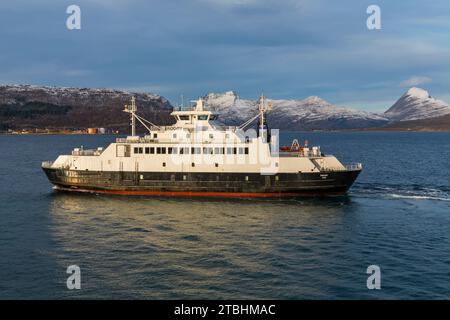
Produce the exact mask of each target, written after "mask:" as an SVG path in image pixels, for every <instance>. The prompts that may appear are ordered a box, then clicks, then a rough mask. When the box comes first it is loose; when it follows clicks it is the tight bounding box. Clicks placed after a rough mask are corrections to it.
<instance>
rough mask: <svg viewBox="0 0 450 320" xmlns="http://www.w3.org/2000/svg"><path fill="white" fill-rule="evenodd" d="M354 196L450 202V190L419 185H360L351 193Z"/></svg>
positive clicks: (443, 187) (444, 187)
mask: <svg viewBox="0 0 450 320" xmlns="http://www.w3.org/2000/svg"><path fill="white" fill-rule="evenodd" d="M350 193H351V194H352V195H354V196H361V197H371V198H372V197H374V196H378V197H383V198H385V199H413V200H433V201H450V188H449V187H446V186H442V187H424V186H419V185H380V184H371V183H358V184H356V185H355V186H354V188H353V189H352V190H351V192H350Z"/></svg>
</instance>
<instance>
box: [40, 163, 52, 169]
mask: <svg viewBox="0 0 450 320" xmlns="http://www.w3.org/2000/svg"><path fill="white" fill-rule="evenodd" d="M52 165H53V161H43V162H42V168H51V166H52Z"/></svg>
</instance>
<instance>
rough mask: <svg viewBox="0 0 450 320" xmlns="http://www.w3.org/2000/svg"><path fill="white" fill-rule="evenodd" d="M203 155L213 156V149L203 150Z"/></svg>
mask: <svg viewBox="0 0 450 320" xmlns="http://www.w3.org/2000/svg"><path fill="white" fill-rule="evenodd" d="M203 154H214V149H213V148H206V147H204V148H203Z"/></svg>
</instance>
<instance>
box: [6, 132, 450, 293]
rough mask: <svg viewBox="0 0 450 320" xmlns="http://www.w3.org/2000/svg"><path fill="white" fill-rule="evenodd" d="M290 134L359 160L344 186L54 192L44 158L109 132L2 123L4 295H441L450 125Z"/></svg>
mask: <svg viewBox="0 0 450 320" xmlns="http://www.w3.org/2000/svg"><path fill="white" fill-rule="evenodd" d="M294 136H295V137H299V138H300V139H301V140H304V139H308V140H309V141H310V143H311V144H319V145H321V147H322V150H323V151H324V152H325V153H332V154H335V155H336V156H337V157H338V158H339V159H342V160H343V161H344V162H362V163H363V164H364V171H363V173H362V174H361V175H360V177H359V179H358V180H357V182H356V184H355V185H354V187H353V188H352V189H351V192H350V193H349V195H348V196H345V197H337V198H320V199H298V200H289V201H274V200H270V201H268V200H200V199H164V198H142V197H135V198H127V197H120V196H96V195H76V194H62V193H61V194H60V193H56V192H54V191H52V188H51V185H50V184H49V183H48V182H47V180H46V177H45V176H44V174H43V172H41V169H40V164H41V161H43V160H53V159H55V158H56V156H57V155H58V154H61V153H67V152H69V151H70V150H71V149H72V148H73V147H76V146H79V145H84V146H85V147H96V146H106V145H108V143H109V142H110V141H112V140H113V137H109V136H0V181H1V184H0V298H21V299H24V298H25V299H27V298H139V299H141V298H144V299H147V298H149V299H162V298H175V299H176V298H219V299H221V298H223V299H229V298H239V299H241V298H242V299H245V298H275V299H277V298H287V299H317V298H327V299H328V298H329V299H356V298H363V299H366V298H369V299H371V298H374V299H380V298H394V299H396V298H401V299H411V298H425V299H435V298H449V295H450V255H449V254H450V180H449V176H450V175H449V174H450V172H449V171H450V170H449V168H450V134H449V133H382V132H364V133H359V132H352V133H299V134H288V135H285V136H284V137H283V140H284V141H285V143H288V141H290V140H291V138H292V137H294ZM73 264H75V265H78V266H80V268H81V279H82V280H81V283H82V289H81V290H74V291H70V290H68V289H67V288H66V277H67V276H68V275H67V274H66V268H67V266H69V265H73ZM372 264H376V265H378V266H380V268H381V290H368V289H367V287H366V279H367V276H368V275H367V274H366V268H367V267H368V266H369V265H372Z"/></svg>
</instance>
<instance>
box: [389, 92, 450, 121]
mask: <svg viewBox="0 0 450 320" xmlns="http://www.w3.org/2000/svg"><path fill="white" fill-rule="evenodd" d="M446 114H450V106H449V105H448V104H447V103H445V102H444V101H442V100H438V99H435V98H433V97H431V96H430V94H429V93H428V91H426V90H423V89H420V88H415V87H413V88H411V89H409V90H408V91H407V92H406V93H405V94H404V95H403V96H401V97H400V99H398V100H397V102H395V103H394V105H393V106H392V107H390V108H389V109H388V110H387V111H386V112H385V113H384V115H385V116H386V117H387V118H389V120H392V121H407V120H420V119H427V118H435V117H440V116H443V115H446Z"/></svg>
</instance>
